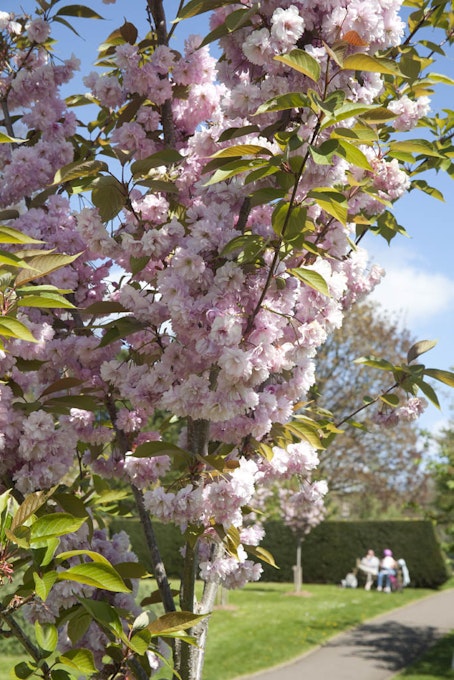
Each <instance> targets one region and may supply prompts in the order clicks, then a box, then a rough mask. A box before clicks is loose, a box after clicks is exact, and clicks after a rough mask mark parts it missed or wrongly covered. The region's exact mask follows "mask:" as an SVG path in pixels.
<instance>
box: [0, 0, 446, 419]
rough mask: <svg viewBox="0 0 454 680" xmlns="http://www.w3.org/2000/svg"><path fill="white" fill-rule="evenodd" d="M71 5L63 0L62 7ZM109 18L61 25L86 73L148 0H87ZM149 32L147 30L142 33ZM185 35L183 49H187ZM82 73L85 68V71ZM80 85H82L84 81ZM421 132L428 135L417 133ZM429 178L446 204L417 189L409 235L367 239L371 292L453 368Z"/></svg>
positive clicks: (408, 215)
mask: <svg viewBox="0 0 454 680" xmlns="http://www.w3.org/2000/svg"><path fill="white" fill-rule="evenodd" d="M66 4H73V1H72V0H68V1H67V2H66V1H65V0H62V1H61V2H60V3H59V5H58V7H64V6H65V5H66ZM85 4H86V5H87V6H89V7H91V8H92V9H94V10H95V11H97V12H98V13H99V14H101V15H102V16H103V17H105V20H104V21H92V20H86V19H85V20H84V19H79V20H77V22H76V27H77V30H78V31H79V33H80V34H81V36H83V39H82V38H77V37H76V36H75V35H74V34H72V33H70V31H68V30H67V29H64V28H62V29H61V30H59V31H58V33H59V35H58V37H59V39H60V40H61V41H62V42H60V43H59V46H58V53H59V54H63V55H64V56H69V55H70V54H71V52H74V53H75V54H76V55H77V56H78V57H79V58H82V60H83V64H82V71H83V72H84V73H86V72H88V71H90V70H91V64H92V63H93V61H94V60H95V58H96V48H97V45H98V44H99V43H100V42H101V41H102V40H103V39H104V38H105V37H106V36H107V35H108V34H109V33H110V32H111V31H113V30H114V29H116V28H118V27H119V26H120V25H121V24H122V23H123V20H124V18H127V20H128V21H131V22H132V23H135V24H136V25H137V26H138V27H143V28H144V27H145V22H144V16H145V12H144V6H145V2H144V0H132V1H131V0H129V1H128V0H117V3H116V4H115V5H105V4H103V3H102V2H101V0H91V1H90V0H86V3H85ZM164 4H165V9H166V12H167V14H168V18H170V19H171V18H172V17H173V16H174V14H175V12H176V10H177V7H178V5H179V2H178V0H165V3H164ZM2 5H3V7H2V9H4V10H5V11H16V12H20V11H21V8H22V9H24V10H26V11H31V10H32V9H33V8H34V6H35V2H34V0H9V1H8V0H4V2H3V3H2ZM206 16H207V15H202V16H201V17H198V18H196V19H195V20H192V21H190V22H182V24H180V25H179V26H178V27H177V30H176V37H178V36H181V38H183V37H184V35H187V34H188V32H191V33H198V32H200V33H203V32H204V31H205V30H206V25H207V22H206ZM141 32H143V31H141ZM181 45H182V40H181V39H180V41H179V44H177V47H181ZM430 70H432V71H435V72H439V73H445V74H447V75H449V76H450V77H451V78H454V49H453V48H450V49H448V54H447V57H446V58H444V59H441V58H440V59H439V60H438V61H437V63H436V64H434V65H433V66H432V67H431V69H430ZM81 75H82V74H81ZM80 88H81V91H83V90H84V88H83V86H82V85H80ZM453 103H454V88H451V91H450V89H449V87H448V86H443V87H442V88H441V90H440V93H439V95H437V97H435V99H434V100H433V103H432V110H434V111H436V110H439V109H442V108H448V107H451V108H452V107H453ZM415 136H422V134H421V133H420V132H418V131H416V133H415ZM426 180H427V181H428V182H429V184H432V185H434V186H436V187H437V188H439V189H440V190H441V191H442V193H443V194H444V196H445V202H444V203H442V202H440V201H438V200H436V199H433V198H431V197H429V196H427V195H426V194H423V193H422V192H419V191H414V192H412V193H411V194H409V195H408V196H406V197H405V198H403V199H401V200H400V201H399V202H398V203H397V204H396V205H395V213H396V216H397V218H398V221H399V222H400V224H402V225H403V226H405V228H406V229H407V231H408V234H409V236H410V238H405V237H402V236H398V237H396V238H395V239H394V241H393V242H392V244H391V246H390V247H388V245H387V244H386V242H385V241H383V240H382V239H378V238H375V237H370V238H367V240H366V241H365V242H364V245H365V246H366V248H367V249H368V250H369V252H370V254H371V261H373V262H376V263H378V264H380V265H381V266H382V267H383V268H384V269H385V270H386V277H385V279H384V281H383V282H382V284H381V285H380V286H379V287H378V288H377V289H376V291H375V292H374V294H373V296H372V298H373V299H374V300H376V301H378V302H379V303H380V304H381V306H382V307H383V309H385V310H387V311H390V312H391V313H393V314H395V315H397V316H398V317H399V319H400V322H401V323H402V326H405V327H407V328H408V329H409V330H410V331H411V332H412V334H413V335H414V336H415V338H416V339H417V340H423V339H424V340H425V339H436V340H437V341H438V344H437V346H436V347H435V348H434V349H433V350H431V352H430V353H428V354H426V355H424V357H422V361H423V362H425V363H426V364H427V365H430V366H431V367H437V368H442V369H445V370H450V369H453V370H454V261H453V255H454V182H453V180H452V179H451V178H449V177H447V176H442V175H439V176H436V175H435V174H434V173H433V175H432V176H429V177H426ZM439 396H440V402H441V405H442V411H441V412H440V411H438V410H437V409H435V408H434V407H429V409H428V411H427V412H426V414H424V415H423V417H422V418H421V421H420V422H421V425H422V426H423V427H426V428H428V429H437V428H438V427H439V426H440V425H442V424H443V423H445V422H446V420H447V419H448V418H449V415H450V404H451V403H453V404H454V391H453V390H449V389H448V388H446V389H443V388H441V389H440V392H439Z"/></svg>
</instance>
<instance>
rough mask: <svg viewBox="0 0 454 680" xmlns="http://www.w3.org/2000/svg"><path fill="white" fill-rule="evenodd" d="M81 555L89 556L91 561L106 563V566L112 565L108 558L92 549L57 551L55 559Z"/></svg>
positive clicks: (66, 558) (67, 558)
mask: <svg viewBox="0 0 454 680" xmlns="http://www.w3.org/2000/svg"><path fill="white" fill-rule="evenodd" d="M81 556H84V557H89V558H90V559H91V560H93V562H96V563H98V564H107V566H108V567H110V566H112V565H111V563H110V562H109V560H108V559H107V558H106V557H104V555H101V554H100V553H97V552H95V551H94V550H66V551H65V552H61V553H58V555H56V559H58V560H69V559H71V557H81Z"/></svg>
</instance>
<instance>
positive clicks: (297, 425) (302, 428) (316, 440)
mask: <svg viewBox="0 0 454 680" xmlns="http://www.w3.org/2000/svg"><path fill="white" fill-rule="evenodd" d="M285 429H286V430H287V431H288V432H290V433H291V434H293V435H294V436H295V437H297V438H298V439H306V441H308V442H309V444H311V445H312V446H313V447H314V449H324V448H325V446H324V444H323V443H322V440H321V439H320V434H319V427H318V426H317V424H316V423H315V422H314V421H312V420H310V419H309V418H304V419H298V420H292V421H291V422H289V423H287V424H286V426H285Z"/></svg>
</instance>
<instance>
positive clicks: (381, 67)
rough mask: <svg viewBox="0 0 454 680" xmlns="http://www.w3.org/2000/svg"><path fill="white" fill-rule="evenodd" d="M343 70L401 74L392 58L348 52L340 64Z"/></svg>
mask: <svg viewBox="0 0 454 680" xmlns="http://www.w3.org/2000/svg"><path fill="white" fill-rule="evenodd" d="M342 69H343V70H344V71H346V70H352V71H366V72H369V73H384V74H388V75H392V76H396V75H400V76H402V75H403V74H402V73H401V71H400V69H399V66H398V64H396V62H395V61H392V59H385V58H384V57H372V56H371V55H370V54H361V53H358V52H357V53H356V54H350V55H349V56H348V57H346V58H345V59H344V63H343V66H342Z"/></svg>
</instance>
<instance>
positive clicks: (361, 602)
mask: <svg viewBox="0 0 454 680" xmlns="http://www.w3.org/2000/svg"><path fill="white" fill-rule="evenodd" d="M292 588H293V586H292V585H290V584H280V583H261V584H249V585H248V586H246V588H244V589H243V590H239V591H231V592H229V593H228V601H227V604H226V605H225V606H224V607H223V608H220V607H217V608H216V609H215V611H214V612H213V614H212V617H211V622H210V629H209V635H208V648H207V653H206V662H205V671H204V675H203V677H204V680H229V679H231V678H235V677H238V676H240V675H244V674H248V673H253V672H256V671H258V670H261V669H265V668H267V667H270V666H274V665H277V664H279V663H282V662H284V661H287V660H289V659H291V658H294V657H296V656H299V655H300V654H303V653H304V652H305V651H307V650H309V649H310V648H313V647H315V646H317V645H319V644H321V643H322V642H324V641H325V640H327V639H328V638H329V637H332V636H333V635H335V634H336V633H338V632H340V631H342V630H345V629H347V628H350V627H352V626H356V625H358V624H359V623H361V622H362V621H365V620H366V619H370V618H372V617H374V616H377V615H379V614H382V613H384V612H386V611H389V610H391V609H394V608H396V607H400V606H403V605H405V604H408V603H409V602H411V601H412V600H415V599H419V598H421V597H424V596H426V595H429V594H433V592H434V591H433V590H423V589H411V588H410V589H406V590H405V591H404V592H403V593H396V594H393V595H391V596H384V595H383V594H382V593H377V592H374V591H372V592H366V591H364V590H363V589H358V590H350V589H343V588H339V587H337V586H326V585H304V586H303V592H302V594H300V595H298V596H296V595H294V594H292V592H291V591H292ZM21 660H23V657H14V658H13V657H6V656H5V657H4V658H3V659H0V680H9V674H8V671H9V669H10V668H11V667H12V666H13V665H14V664H15V663H17V662H18V661H21ZM167 675H168V676H169V674H167ZM159 677H165V674H163V673H162V672H161V673H160V674H159ZM440 677H451V676H440ZM406 680H407V679H406ZM411 680H416V676H415V679H413V677H412V679H411ZM425 680H429V679H428V678H425Z"/></svg>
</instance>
